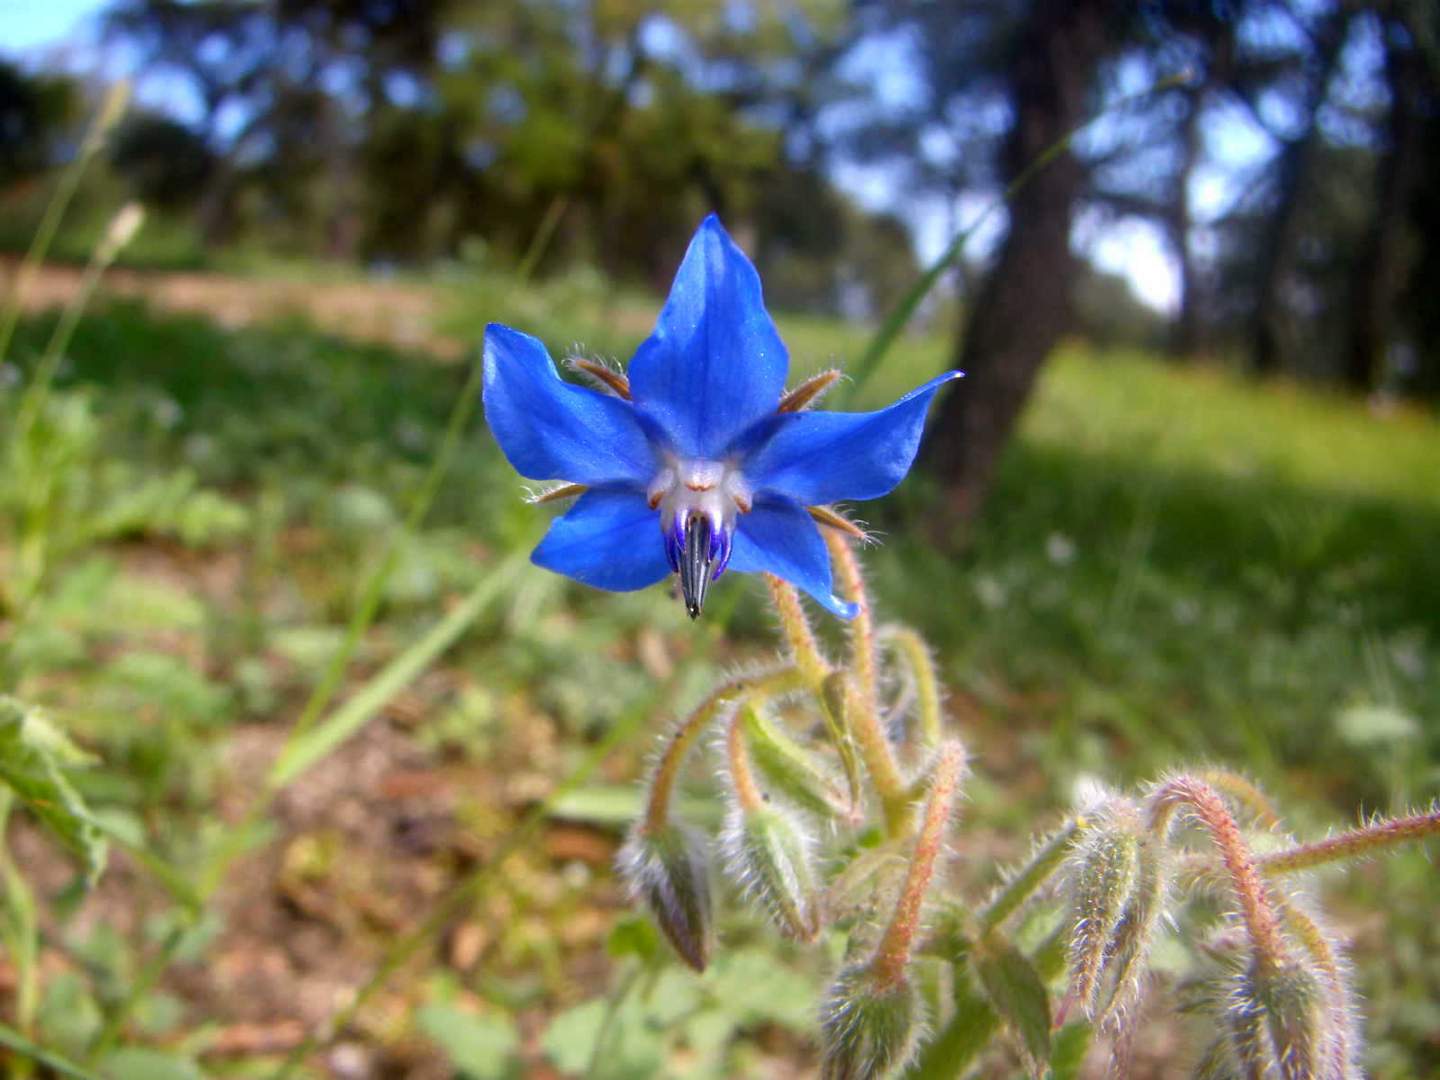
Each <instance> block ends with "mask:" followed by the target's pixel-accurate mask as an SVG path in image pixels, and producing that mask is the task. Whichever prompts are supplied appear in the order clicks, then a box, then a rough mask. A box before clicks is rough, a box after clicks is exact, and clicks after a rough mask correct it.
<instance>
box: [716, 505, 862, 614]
mask: <svg viewBox="0 0 1440 1080" xmlns="http://www.w3.org/2000/svg"><path fill="white" fill-rule="evenodd" d="M730 569H731V570H738V571H740V572H741V573H747V574H759V573H769V574H774V575H775V576H776V577H781V578H784V579H785V580H786V581H788V582H790V583H791V584H792V585H795V586H798V587H799V588H801V589H804V590H805V591H806V592H807V593H809V594H810V595H811V596H813V597H814V598H815V599H816V600H818V601H819V602H820V603H821V604H822V605H823V606H824V607H825V608H827V609H828V610H829V611H832V612H834V613H835V614H836V615H839V616H840V617H841V618H842V619H853V618H854V617H855V613H856V611H857V610H858V609H857V608H856V607H855V605H854V604H847V603H845V602H844V601H843V600H841V599H840V598H839V597H837V596H836V595H835V594H834V593H833V592H832V591H831V590H832V587H833V586H832V584H831V579H830V552H829V551H827V550H826V548H825V541H824V539H823V538H822V537H821V536H820V530H819V529H817V528H816V527H815V522H814V521H812V520H811V518H810V515H809V514H808V513H806V511H805V508H804V507H802V506H800V505H799V504H798V503H793V502H791V501H790V500H789V499H777V498H762V499H758V500H756V502H755V505H754V507H753V508H752V509H751V511H750V513H748V514H741V515H740V519H739V521H738V523H737V526H736V530H735V548H734V552H733V553H732V554H731V556H730Z"/></svg>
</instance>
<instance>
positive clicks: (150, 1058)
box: [100, 1047, 205, 1080]
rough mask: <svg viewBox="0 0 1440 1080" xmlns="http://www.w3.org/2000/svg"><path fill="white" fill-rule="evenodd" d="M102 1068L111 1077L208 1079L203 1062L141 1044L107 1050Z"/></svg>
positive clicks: (123, 1079)
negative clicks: (202, 1066) (146, 1047)
mask: <svg viewBox="0 0 1440 1080" xmlns="http://www.w3.org/2000/svg"><path fill="white" fill-rule="evenodd" d="M100 1070H101V1072H103V1073H104V1074H105V1075H106V1076H107V1077H109V1078H110V1080H205V1074H204V1073H203V1072H201V1071H200V1066H199V1065H196V1064H195V1062H193V1061H191V1060H190V1059H189V1058H184V1057H180V1056H179V1055H176V1054H162V1053H161V1052H160V1051H158V1050H146V1049H143V1048H141V1047H126V1048H125V1049H123V1050H116V1051H114V1052H113V1053H110V1054H106V1055H105V1057H104V1058H103V1059H102V1060H101V1062H100Z"/></svg>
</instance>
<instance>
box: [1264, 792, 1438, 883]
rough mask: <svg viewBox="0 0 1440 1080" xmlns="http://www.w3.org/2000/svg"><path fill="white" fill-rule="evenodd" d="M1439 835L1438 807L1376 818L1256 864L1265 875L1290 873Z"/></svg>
mask: <svg viewBox="0 0 1440 1080" xmlns="http://www.w3.org/2000/svg"><path fill="white" fill-rule="evenodd" d="M1430 836H1440V807H1436V808H1435V809H1433V810H1430V811H1428V812H1427V813H1424V814H1414V815H1411V816H1410V817H1403V818H1395V819H1393V820H1389V821H1377V822H1375V823H1373V824H1371V825H1366V826H1364V827H1363V828H1359V829H1352V830H1350V831H1349V832H1343V833H1341V834H1340V835H1339V836H1332V837H1329V838H1328V839H1325V840H1319V841H1316V842H1315V843H1313V844H1300V845H1298V846H1296V847H1292V848H1286V849H1285V850H1284V851H1273V852H1270V853H1269V854H1266V855H1261V856H1260V857H1259V858H1258V859H1257V860H1256V862H1257V864H1258V866H1259V868H1260V871H1261V873H1264V874H1293V873H1295V872H1296V871H1297V870H1310V869H1312V868H1314V867H1317V866H1323V865H1324V864H1326V863H1331V862H1337V861H1339V860H1341V859H1354V858H1358V857H1360V856H1363V855H1373V854H1375V853H1376V852H1378V851H1380V850H1382V849H1384V848H1389V847H1394V846H1395V845H1397V844H1403V843H1406V842H1407V841H1410V840H1423V839H1425V838H1426V837H1430Z"/></svg>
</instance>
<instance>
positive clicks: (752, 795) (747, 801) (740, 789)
mask: <svg viewBox="0 0 1440 1080" xmlns="http://www.w3.org/2000/svg"><path fill="white" fill-rule="evenodd" d="M747 712H748V710H746V709H736V710H735V714H734V715H733V716H732V717H731V718H730V729H729V731H727V732H726V735H725V750H726V753H727V754H728V756H729V758H730V782H731V783H732V784H734V785H735V799H736V801H737V802H739V804H740V807H741V809H743V810H746V811H752V810H759V809H760V808H761V807H762V806H764V805H765V798H764V796H762V795H761V794H760V787H759V785H757V784H756V783H755V773H754V771H753V770H752V769H751V768H750V755H749V754H748V753H746V751H745V721H746V714H747Z"/></svg>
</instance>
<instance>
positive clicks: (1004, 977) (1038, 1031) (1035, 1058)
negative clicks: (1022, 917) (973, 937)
mask: <svg viewBox="0 0 1440 1080" xmlns="http://www.w3.org/2000/svg"><path fill="white" fill-rule="evenodd" d="M975 970H976V973H977V974H978V975H979V976H980V985H981V986H982V987H983V988H984V990H985V996H986V997H987V998H988V999H989V1000H990V1004H991V1005H993V1006H994V1008H995V1011H996V1012H997V1013H999V1014H1000V1016H1001V1018H1002V1019H1003V1020H1004V1021H1005V1023H1006V1025H1007V1026H1008V1027H1009V1028H1010V1030H1011V1031H1013V1032H1014V1033H1015V1034H1016V1035H1017V1036H1018V1037H1019V1039H1020V1045H1021V1048H1022V1049H1023V1051H1024V1053H1025V1057H1026V1059H1027V1061H1028V1063H1029V1065H1030V1069H1031V1071H1032V1072H1037V1071H1038V1070H1039V1068H1040V1067H1041V1066H1043V1065H1044V1064H1045V1063H1046V1062H1048V1061H1049V1060H1050V995H1049V993H1048V992H1047V991H1046V989H1045V982H1044V980H1043V979H1041V978H1040V973H1039V972H1037V971H1036V970H1035V967H1034V965H1033V964H1031V963H1030V961H1029V960H1027V959H1026V958H1025V957H1024V955H1022V954H1021V952H1020V951H1019V950H1018V949H1016V948H1015V946H1013V945H1011V944H1010V943H1009V942H1008V941H1002V940H1000V939H998V938H995V937H993V936H992V937H989V938H987V939H986V940H985V941H983V942H982V943H981V944H980V946H979V947H978V948H977V949H976V950H975Z"/></svg>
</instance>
